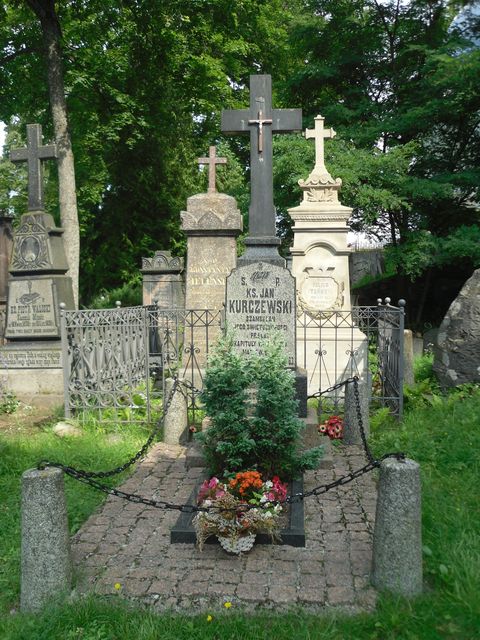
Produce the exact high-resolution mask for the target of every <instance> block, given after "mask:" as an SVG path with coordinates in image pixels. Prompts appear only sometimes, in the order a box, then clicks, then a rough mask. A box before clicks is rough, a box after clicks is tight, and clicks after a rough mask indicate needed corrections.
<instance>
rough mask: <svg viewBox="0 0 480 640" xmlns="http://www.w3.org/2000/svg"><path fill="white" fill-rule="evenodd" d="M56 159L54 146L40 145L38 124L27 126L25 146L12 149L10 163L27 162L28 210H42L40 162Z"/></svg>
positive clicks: (40, 134)
mask: <svg viewBox="0 0 480 640" xmlns="http://www.w3.org/2000/svg"><path fill="white" fill-rule="evenodd" d="M50 158H57V146H56V145H55V144H50V145H42V127H41V125H39V124H27V146H26V147H24V148H23V149H12V151H10V160H11V161H12V162H25V161H26V162H27V163H28V164H27V166H28V210H29V211H38V210H42V209H43V171H42V160H48V159H50Z"/></svg>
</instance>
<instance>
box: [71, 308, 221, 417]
mask: <svg viewBox="0 0 480 640" xmlns="http://www.w3.org/2000/svg"><path fill="white" fill-rule="evenodd" d="M221 326H222V317H221V313H220V312H211V311H208V310H191V311H185V310H179V309H173V310H164V309H159V308H158V307H157V306H155V305H152V306H145V307H131V308H123V309H122V308H116V309H99V310H86V311H85V310H83V311H65V310H64V311H62V324H61V327H62V348H63V362H64V388H65V415H66V416H67V417H69V416H71V415H72V414H75V415H80V414H81V415H82V416H83V417H85V416H86V415H93V416H94V417H96V418H98V419H100V420H103V421H106V420H112V421H116V422H118V421H128V422H132V421H140V422H150V421H151V420H154V419H155V414H156V413H159V412H160V410H161V404H162V398H163V395H164V390H165V380H166V378H167V377H169V376H172V375H174V374H176V375H177V376H179V377H180V378H184V379H186V380H187V381H188V382H189V383H190V391H189V405H190V408H191V409H192V410H195V393H194V387H201V386H202V381H203V371H204V367H205V365H206V361H207V356H208V350H209V348H210V347H211V345H212V344H213V342H214V340H215V338H216V336H218V335H219V332H220V331H221Z"/></svg>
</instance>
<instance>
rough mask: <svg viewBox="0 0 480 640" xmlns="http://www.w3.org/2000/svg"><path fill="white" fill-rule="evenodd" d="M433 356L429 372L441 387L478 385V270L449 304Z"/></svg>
mask: <svg viewBox="0 0 480 640" xmlns="http://www.w3.org/2000/svg"><path fill="white" fill-rule="evenodd" d="M433 353H434V362H433V370H434V372H435V373H436V374H437V376H438V379H439V381H440V384H441V385H442V386H443V387H456V386H457V385H459V384H464V383H466V382H477V383H478V382H480V269H477V270H476V271H474V272H473V275H472V276H471V277H470V278H469V279H468V280H467V282H466V283H465V284H464V285H463V287H462V289H461V291H460V293H459V294H458V296H457V297H456V298H455V300H454V301H453V302H452V304H451V305H450V307H449V309H448V311H447V313H446V315H445V317H444V319H443V320H442V324H441V325H440V329H439V330H438V336H437V341H436V344H435V345H434V349H433Z"/></svg>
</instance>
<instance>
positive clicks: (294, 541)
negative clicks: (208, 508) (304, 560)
mask: <svg viewBox="0 0 480 640" xmlns="http://www.w3.org/2000/svg"><path fill="white" fill-rule="evenodd" d="M206 478H207V476H204V477H202V478H201V479H200V480H199V482H198V483H197V485H196V486H195V489H194V490H193V491H192V493H191V495H190V497H189V499H188V504H189V505H195V504H196V502H197V495H198V490H199V488H200V485H201V484H202V482H203V481H204V480H205V479H206ZM288 493H289V495H295V494H297V493H303V478H300V479H298V480H293V481H292V482H291V484H290V488H289V492H288ZM289 506H290V510H289V526H288V527H287V528H285V529H282V530H281V532H280V534H279V535H280V540H279V541H272V538H271V536H270V535H268V534H267V533H257V537H256V538H255V544H279V545H288V546H290V547H304V546H305V509H304V504H303V500H298V501H295V502H292V503H290V505H289ZM194 517H195V513H194V512H192V513H181V514H180V516H179V517H178V519H177V522H176V523H175V525H174V527H173V528H172V529H171V531H170V544H195V543H196V542H197V534H196V533H195V528H194V526H193V522H192V521H193V518H194ZM206 543H207V544H216V543H218V540H217V537H216V536H210V538H209V539H208V540H207V541H206Z"/></svg>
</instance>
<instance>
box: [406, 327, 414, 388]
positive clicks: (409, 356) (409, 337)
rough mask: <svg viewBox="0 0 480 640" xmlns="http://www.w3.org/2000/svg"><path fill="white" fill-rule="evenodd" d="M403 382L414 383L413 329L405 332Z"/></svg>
mask: <svg viewBox="0 0 480 640" xmlns="http://www.w3.org/2000/svg"><path fill="white" fill-rule="evenodd" d="M403 363H404V364H403V382H404V383H405V384H408V385H412V384H413V383H414V382H415V380H414V376H413V333H412V330H411V329H405V330H404V332H403Z"/></svg>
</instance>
